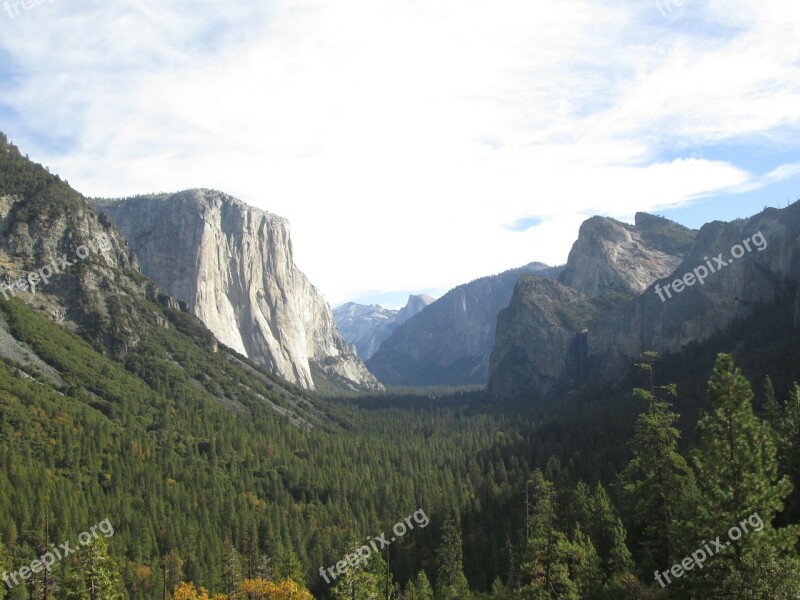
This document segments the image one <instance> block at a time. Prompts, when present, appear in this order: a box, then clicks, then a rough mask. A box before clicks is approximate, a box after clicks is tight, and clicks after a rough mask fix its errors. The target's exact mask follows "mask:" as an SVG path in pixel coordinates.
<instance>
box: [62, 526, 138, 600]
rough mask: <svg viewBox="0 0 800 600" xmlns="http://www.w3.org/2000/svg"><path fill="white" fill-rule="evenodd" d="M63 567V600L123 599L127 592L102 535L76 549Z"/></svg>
mask: <svg viewBox="0 0 800 600" xmlns="http://www.w3.org/2000/svg"><path fill="white" fill-rule="evenodd" d="M70 562H71V564H70V565H69V566H68V569H67V577H66V583H65V584H64V590H63V598H64V599H65V600H123V599H126V598H128V593H127V592H126V591H125V587H124V585H123V583H122V578H121V577H120V574H119V569H118V568H117V565H116V563H115V562H114V560H113V559H112V558H111V557H110V556H109V554H108V548H107V546H106V543H105V540H104V539H103V537H102V536H101V537H99V538H98V539H96V540H95V541H94V542H92V543H91V544H90V545H89V546H87V547H85V548H80V549H79V551H78V554H77V556H76V557H75V558H74V560H72V561H70Z"/></svg>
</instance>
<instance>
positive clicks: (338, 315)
mask: <svg viewBox="0 0 800 600" xmlns="http://www.w3.org/2000/svg"><path fill="white" fill-rule="evenodd" d="M434 300H435V298H431V297H430V296H426V295H424V294H412V295H410V296H409V297H408V302H407V303H406V305H405V306H404V307H403V308H401V309H399V310H392V309H388V308H383V307H382V306H380V305H378V304H373V305H369V306H367V305H365V304H357V303H355V302H348V303H346V304H343V305H341V306H339V307H337V308H334V309H333V318H334V320H335V321H336V325H337V326H338V327H339V331H341V332H342V336H343V337H344V339H346V340H347V341H348V343H350V344H351V345H353V346H354V347H355V348H356V351H357V352H358V356H359V357H361V359H362V360H369V359H370V358H371V357H372V355H373V354H375V353H376V352H377V351H378V348H380V345H381V344H382V343H383V341H384V340H385V339H386V338H388V337H389V336H390V335H391V333H392V332H393V331H394V330H395V329H397V327H398V326H400V325H402V324H403V323H405V322H406V321H408V320H409V319H410V318H411V317H413V316H414V315H416V314H417V313H419V312H420V311H422V309H423V308H425V307H426V306H428V304H430V303H431V302H433V301H434Z"/></svg>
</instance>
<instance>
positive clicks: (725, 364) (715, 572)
mask: <svg viewBox="0 0 800 600" xmlns="http://www.w3.org/2000/svg"><path fill="white" fill-rule="evenodd" d="M708 399H709V403H710V405H711V412H710V413H707V414H704V415H703V417H702V418H701V419H700V422H699V423H698V431H699V432H700V444H699V448H698V451H697V452H696V453H695V465H696V469H697V477H698V481H699V484H700V488H701V492H702V499H703V502H702V504H701V506H702V511H701V514H700V531H699V533H700V535H702V536H703V537H705V539H715V538H716V536H717V535H720V534H724V533H725V530H726V529H727V528H729V527H733V526H735V525H738V524H739V523H740V522H741V521H742V520H744V519H746V518H748V517H749V516H751V515H754V514H757V515H758V517H759V519H760V520H761V521H762V522H763V523H764V528H765V531H764V532H763V533H760V532H756V531H753V532H751V533H750V534H749V535H745V536H743V537H742V538H741V539H740V540H738V541H732V542H731V544H730V546H727V545H726V547H725V548H724V549H722V550H720V551H719V552H718V553H717V554H715V555H714V557H713V560H712V561H710V562H709V565H708V567H707V568H706V569H704V570H703V572H702V575H703V579H704V582H703V587H704V589H706V590H719V589H720V587H721V585H722V582H723V580H724V579H725V578H726V577H728V576H729V575H730V572H731V571H732V570H739V569H741V568H742V565H743V562H742V561H743V558H744V557H745V556H746V555H747V554H748V553H749V552H751V551H752V550H753V549H756V548H758V547H760V546H762V545H765V544H774V545H775V546H776V548H777V549H778V551H779V552H781V553H782V552H785V551H786V550H788V549H789V548H790V547H791V546H792V545H793V544H794V542H795V540H796V535H794V533H793V531H792V530H789V529H784V530H777V531H768V530H770V528H771V523H772V521H773V519H774V518H775V515H776V514H777V513H778V512H779V511H781V510H782V509H783V505H784V499H785V498H786V496H787V495H788V494H789V493H790V491H791V487H792V485H791V483H790V482H789V480H788V479H787V478H785V477H784V478H779V477H778V461H777V459H776V454H777V449H776V447H775V443H774V441H773V435H772V431H771V429H770V427H769V426H768V425H767V424H765V423H763V422H762V421H760V420H759V419H758V418H757V417H756V416H755V415H754V414H753V406H752V400H753V392H752V390H751V388H750V383H749V382H748V381H747V379H745V377H744V376H743V375H742V373H741V371H740V370H739V369H738V368H735V367H734V364H733V359H732V358H731V356H730V355H727V354H720V355H719V356H718V358H717V362H716V364H715V366H714V372H713V374H712V376H711V379H709V382H708ZM721 528H722V531H720V529H721ZM711 593H718V591H717V592H711Z"/></svg>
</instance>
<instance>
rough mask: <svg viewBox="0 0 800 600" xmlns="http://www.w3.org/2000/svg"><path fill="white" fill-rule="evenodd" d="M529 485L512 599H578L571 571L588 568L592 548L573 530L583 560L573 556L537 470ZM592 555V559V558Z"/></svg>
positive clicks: (548, 488)
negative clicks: (517, 583)
mask: <svg viewBox="0 0 800 600" xmlns="http://www.w3.org/2000/svg"><path fill="white" fill-rule="evenodd" d="M528 485H529V486H530V495H529V500H530V504H531V515H530V518H529V523H528V534H529V536H528V539H527V540H526V542H525V548H524V553H523V557H522V564H521V566H520V576H521V583H522V585H521V587H519V588H518V589H517V590H516V591H515V595H516V597H517V598H520V599H525V600H529V599H531V600H532V599H539V598H551V597H557V598H569V599H577V598H579V597H580V588H579V585H578V584H577V583H576V582H575V581H573V579H572V576H573V573H571V572H570V567H571V566H575V565H576V564H577V565H583V564H585V565H590V564H591V562H593V560H596V553H594V548H592V549H591V551H588V548H587V547H588V545H590V544H591V542H588V540H587V539H586V537H585V536H584V535H583V534H582V533H581V532H580V526H577V528H576V534H575V539H576V540H577V539H579V540H580V542H579V544H580V545H583V548H582V549H583V550H584V554H585V556H580V552H578V553H576V546H575V545H574V544H572V543H570V542H569V540H568V539H567V536H566V535H565V534H564V533H562V532H561V531H559V530H558V528H557V514H556V501H555V500H556V494H555V489H554V487H553V484H552V483H550V482H549V481H547V480H546V479H545V478H544V475H543V474H542V472H541V471H540V470H538V469H537V470H536V471H534V472H533V475H532V476H531V479H530V481H529V482H528ZM593 553H594V559H592V558H591V554H593ZM578 571H579V573H580V574H582V575H585V574H586V572H588V570H585V569H582V568H581V567H580V566H579V567H578ZM584 571H585V572H584ZM584 583H585V582H584ZM437 600H438V598H437Z"/></svg>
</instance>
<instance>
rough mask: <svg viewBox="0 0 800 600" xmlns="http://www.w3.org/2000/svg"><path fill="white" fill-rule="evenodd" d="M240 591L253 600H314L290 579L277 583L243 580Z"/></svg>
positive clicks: (263, 580)
mask: <svg viewBox="0 0 800 600" xmlns="http://www.w3.org/2000/svg"><path fill="white" fill-rule="evenodd" d="M241 591H242V593H243V594H250V595H251V596H252V597H253V598H254V600H314V596H312V595H311V594H310V593H309V591H308V590H307V589H305V588H304V587H303V586H302V585H300V584H299V583H297V582H296V581H293V580H292V579H284V580H283V581H278V582H275V581H267V580H265V579H245V580H244V582H243V583H242V587H241Z"/></svg>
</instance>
